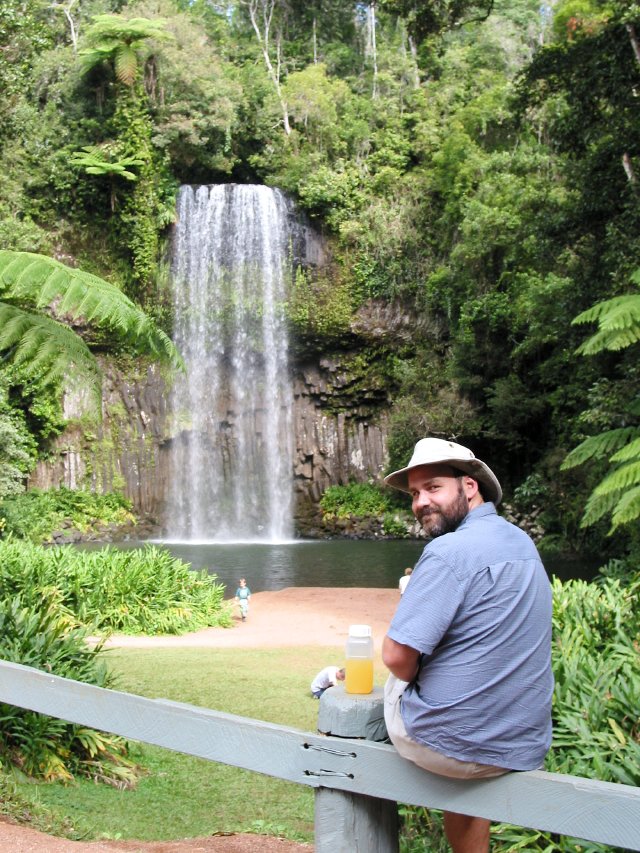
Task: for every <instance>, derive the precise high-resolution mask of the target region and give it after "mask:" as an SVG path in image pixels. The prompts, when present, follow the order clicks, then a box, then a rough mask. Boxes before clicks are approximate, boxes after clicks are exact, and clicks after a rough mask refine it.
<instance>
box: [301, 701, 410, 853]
mask: <svg viewBox="0 0 640 853" xmlns="http://www.w3.org/2000/svg"><path fill="white" fill-rule="evenodd" d="M318 731H319V732H321V733H322V734H326V735H333V736H334V737H344V738H352V739H359V740H373V741H385V740H387V730H386V727H385V724H384V697H383V691H382V688H380V687H374V689H373V692H372V693H367V694H364V695H358V694H353V693H346V692H345V690H344V686H343V685H342V684H337V685H336V686H335V687H331V688H329V690H326V691H325V692H324V693H323V694H322V696H321V698H320V711H319V714H318ZM315 850H316V853H398V806H397V803H395V802H393V801H391V800H381V799H377V798H375V797H367V796H362V795H356V794H351V793H349V792H346V791H336V790H334V789H330V788H317V789H316V797H315Z"/></svg>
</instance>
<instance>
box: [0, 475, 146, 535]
mask: <svg viewBox="0 0 640 853" xmlns="http://www.w3.org/2000/svg"><path fill="white" fill-rule="evenodd" d="M0 521H1V522H2V529H3V533H4V535H7V534H13V535H14V536H18V537H20V538H22V539H29V540H30V541H32V542H46V541H48V540H50V538H51V534H52V533H54V532H55V531H56V530H59V529H60V528H62V527H66V528H68V529H69V530H77V531H80V532H81V533H86V532H87V531H89V530H92V529H95V528H99V527H101V526H104V525H121V524H130V523H132V522H135V516H134V515H133V513H132V511H131V502H130V501H128V500H127V499H126V498H125V497H124V496H123V495H120V494H116V493H115V492H112V493H110V494H105V495H103V494H98V493H96V492H89V491H82V490H77V489H66V488H64V487H62V488H59V489H49V490H47V491H42V490H40V489H31V490H30V491H28V492H24V493H22V494H20V495H12V496H11V497H7V498H5V499H4V500H3V501H1V502H0Z"/></svg>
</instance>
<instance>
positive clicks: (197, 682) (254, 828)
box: [20, 646, 386, 841]
mask: <svg viewBox="0 0 640 853" xmlns="http://www.w3.org/2000/svg"><path fill="white" fill-rule="evenodd" d="M107 654H108V659H109V660H110V662H111V667H112V669H113V671H114V672H115V673H116V674H117V677H118V684H117V688H118V689H120V690H124V691H127V692H129V693H137V694H140V695H143V696H148V697H152V698H159V697H162V698H167V699H172V700H176V701H180V702H186V703H189V704H192V705H200V706H203V707H207V708H214V709H216V710H219V711H225V712H227V713H231V714H239V715H241V716H245V717H253V718H255V719H259V720H265V721H267V722H272V723H279V724H281V725H288V726H291V727H292V728H296V729H300V730H303V731H310V732H314V731H316V727H317V725H316V724H317V716H318V702H317V700H315V699H314V698H313V697H312V696H311V695H310V693H309V684H310V683H311V679H312V678H313V676H314V675H315V674H316V672H317V671H318V670H320V669H322V667H324V666H326V665H327V664H329V663H336V664H339V663H340V662H341V661H342V658H343V655H344V650H343V648H342V647H317V646H313V647H304V648H292V649H265V650H254V649H250V650H247V649H242V650H237V649H189V648H187V649H117V650H111V651H109V652H107ZM377 666H378V669H377V672H376V684H380V685H382V684H383V683H384V679H385V677H386V670H385V669H384V667H383V666H382V664H380V663H378V664H377ZM133 757H134V758H135V759H136V760H137V761H139V763H140V764H141V765H142V766H143V767H145V768H146V771H147V772H146V773H145V774H144V775H143V776H142V777H141V779H140V781H139V782H138V784H137V786H136V788H135V789H133V790H129V791H121V790H117V789H115V788H109V787H106V786H104V785H96V784H94V783H92V782H88V781H81V782H76V783H73V784H72V785H62V784H58V783H55V784H49V785H45V784H38V785H27V784H21V785H20V788H21V790H22V792H23V793H26V794H31V795H35V796H36V797H37V799H38V800H39V801H40V802H41V803H42V804H43V805H46V806H49V807H50V808H51V809H52V810H53V812H54V814H55V816H56V817H57V818H59V819H65V818H67V819H70V820H71V822H72V823H73V825H74V826H75V829H76V832H77V834H78V835H77V837H84V838H91V839H100V838H109V839H119V838H122V839H133V838H137V839H141V840H162V839H167V840H169V839H177V838H187V837H193V836H197V835H209V834H211V833H214V832H221V831H225V832H247V831H249V832H262V833H267V834H277V835H284V836H286V837H288V838H291V839H295V840H301V841H311V840H313V799H314V792H313V790H312V789H311V788H307V787H306V786H302V785H295V784H293V783H290V782H283V781H280V780H279V779H274V778H271V777H269V776H263V775H261V774H257V773H251V772H249V771H246V770H240V769H238V768H235V767H227V766H225V765H222V764H215V763H213V762H210V761H205V760H203V759H197V758H192V757H190V756H186V755H182V754H180V753H175V752H170V751H168V750H164V749H159V748H157V747H152V746H147V745H145V744H135V745H134V756H133Z"/></svg>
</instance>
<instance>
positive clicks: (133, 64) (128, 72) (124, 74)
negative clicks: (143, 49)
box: [114, 44, 138, 86]
mask: <svg viewBox="0 0 640 853" xmlns="http://www.w3.org/2000/svg"><path fill="white" fill-rule="evenodd" d="M114 65H115V69H116V77H117V78H118V80H119V81H120V82H121V83H125V84H126V85H127V86H132V85H133V83H134V81H135V79H136V74H137V73H138V57H137V56H136V52H135V50H134V49H133V48H132V47H131V45H128V44H123V45H120V46H119V47H118V48H116V50H115V52H114Z"/></svg>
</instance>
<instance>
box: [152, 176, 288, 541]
mask: <svg viewBox="0 0 640 853" xmlns="http://www.w3.org/2000/svg"><path fill="white" fill-rule="evenodd" d="M289 220H290V211H289V205H288V203H287V200H286V198H285V197H284V196H283V194H282V193H281V192H279V191H278V190H275V189H270V188H268V187H263V186H243V185H237V184H229V185H223V186H201V187H190V186H185V187H182V188H181V190H180V193H179V197H178V224H177V226H176V234H175V245H174V253H173V271H172V279H173V291H174V312H175V331H174V340H175V343H176V344H177V346H178V348H179V349H180V351H181V352H182V354H183V357H184V359H185V362H186V366H187V371H186V375H185V376H183V377H179V378H178V380H177V383H176V385H175V388H174V392H173V395H172V400H171V408H172V417H173V430H172V435H173V439H172V445H171V464H170V484H169V505H168V513H167V521H166V528H167V532H168V535H169V537H170V538H172V539H179V540H190V541H193V540H209V541H262V542H277V541H285V540H287V539H290V538H291V536H292V444H293V441H292V401H293V398H292V391H291V383H290V379H289V372H288V339H287V328H286V323H285V318H284V301H285V299H286V282H287V278H288V276H289V274H290V269H291V263H290V246H289V244H290V238H291V234H290V229H289Z"/></svg>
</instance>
